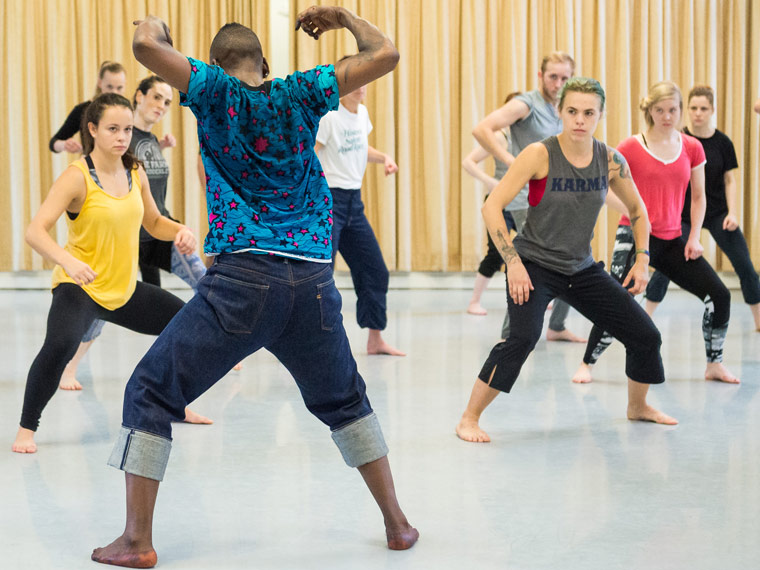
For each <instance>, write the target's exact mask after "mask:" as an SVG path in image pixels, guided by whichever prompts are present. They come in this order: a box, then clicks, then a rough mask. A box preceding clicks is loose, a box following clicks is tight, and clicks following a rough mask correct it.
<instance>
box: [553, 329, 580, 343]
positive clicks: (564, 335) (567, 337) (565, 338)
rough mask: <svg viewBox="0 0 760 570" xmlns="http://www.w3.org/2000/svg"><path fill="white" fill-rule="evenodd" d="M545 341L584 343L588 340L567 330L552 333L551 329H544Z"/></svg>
mask: <svg viewBox="0 0 760 570" xmlns="http://www.w3.org/2000/svg"><path fill="white" fill-rule="evenodd" d="M546 340H557V341H561V342H586V341H587V340H588V339H585V338H581V337H579V336H578V335H576V334H573V333H571V332H570V331H569V330H567V329H565V330H562V331H553V330H552V329H546Z"/></svg>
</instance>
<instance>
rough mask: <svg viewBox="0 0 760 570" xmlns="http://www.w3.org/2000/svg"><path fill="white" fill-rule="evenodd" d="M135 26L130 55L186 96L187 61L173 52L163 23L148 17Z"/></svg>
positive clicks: (170, 39)
mask: <svg viewBox="0 0 760 570" xmlns="http://www.w3.org/2000/svg"><path fill="white" fill-rule="evenodd" d="M134 24H135V25H136V26H137V28H136V29H135V36H134V38H133V39H132V52H133V53H134V54H135V58H136V59H137V61H139V62H140V63H142V64H143V65H144V66H145V67H147V68H148V69H150V70H151V71H152V72H153V73H155V74H156V75H159V76H160V77H161V78H162V79H163V80H164V81H166V82H167V83H168V84H169V85H171V86H172V87H174V88H175V89H178V90H179V91H181V92H182V93H187V88H188V84H189V83H190V62H189V61H188V60H187V58H186V57H185V56H184V55H182V54H181V53H180V52H178V51H177V50H176V49H174V42H172V37H171V34H170V33H169V27H168V26H167V25H166V23H165V22H164V21H163V20H161V19H160V18H156V17H155V16H148V17H147V18H145V19H144V20H137V21H135V22H134Z"/></svg>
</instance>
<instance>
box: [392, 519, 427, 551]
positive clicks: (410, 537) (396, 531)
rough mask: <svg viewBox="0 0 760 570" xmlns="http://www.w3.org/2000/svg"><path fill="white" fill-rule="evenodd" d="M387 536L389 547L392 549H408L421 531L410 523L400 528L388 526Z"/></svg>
mask: <svg viewBox="0 0 760 570" xmlns="http://www.w3.org/2000/svg"><path fill="white" fill-rule="evenodd" d="M385 536H386V538H387V539H388V548H390V549H391V550H408V549H409V548H411V547H412V546H414V543H415V542H417V539H418V538H419V537H420V533H419V532H417V529H416V528H414V527H413V526H412V525H410V524H409V523H406V524H405V525H404V526H402V527H399V528H392V527H386V529H385Z"/></svg>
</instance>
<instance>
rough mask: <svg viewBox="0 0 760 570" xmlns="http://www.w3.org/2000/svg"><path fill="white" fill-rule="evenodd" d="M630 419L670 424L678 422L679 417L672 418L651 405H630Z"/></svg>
mask: <svg viewBox="0 0 760 570" xmlns="http://www.w3.org/2000/svg"><path fill="white" fill-rule="evenodd" d="M628 419H629V420H633V421H639V422H654V423H656V424H665V425H669V426H674V425H676V424H678V420H677V419H675V418H671V417H670V416H669V415H667V414H664V413H663V412H661V411H659V410H656V409H654V408H653V407H652V406H649V405H646V406H644V407H641V408H633V407H631V406H628Z"/></svg>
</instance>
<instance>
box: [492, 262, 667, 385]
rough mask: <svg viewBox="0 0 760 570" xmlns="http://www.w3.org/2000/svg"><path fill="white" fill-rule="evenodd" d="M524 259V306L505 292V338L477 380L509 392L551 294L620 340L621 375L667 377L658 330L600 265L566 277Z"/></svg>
mask: <svg viewBox="0 0 760 570" xmlns="http://www.w3.org/2000/svg"><path fill="white" fill-rule="evenodd" d="M522 262H523V265H525V269H526V270H527V271H528V275H529V276H530V280H531V282H532V283H533V288H534V290H533V291H531V292H530V296H529V298H528V301H527V302H526V303H523V304H522V305H518V304H516V303H515V302H514V301H513V300H512V297H511V296H510V295H509V291H507V299H508V310H509V318H510V321H511V326H510V329H509V337H508V338H507V339H506V340H505V341H504V342H500V343H498V344H497V345H496V346H494V347H493V349H491V354H490V355H489V356H488V359H487V360H486V363H485V364H484V365H483V368H482V369H481V371H480V374H479V375H478V378H480V379H481V380H482V381H483V382H485V383H487V384H488V385H489V386H491V388H496V389H497V390H501V391H502V392H509V391H510V390H511V389H512V386H513V385H514V383H515V381H516V380H517V377H518V375H519V374H520V369H521V368H522V365H523V363H524V362H525V361H526V360H527V358H528V355H529V354H530V353H531V351H532V350H533V348H534V347H535V346H536V342H538V339H539V338H540V337H541V329H542V327H543V323H544V314H545V311H546V306H547V305H548V304H549V302H550V301H551V300H552V299H554V298H555V297H562V298H563V299H564V300H565V301H567V302H568V303H569V304H570V305H571V306H572V307H575V309H576V310H577V311H578V312H579V313H581V314H582V315H583V316H584V317H586V318H587V319H589V320H590V321H592V322H593V323H594V324H595V325H598V326H600V327H602V328H603V329H604V330H607V331H609V332H610V333H611V334H612V335H613V336H614V337H615V338H617V339H618V340H620V342H622V343H623V345H624V346H625V351H626V356H625V373H626V375H627V376H628V377H629V378H630V379H631V380H634V381H636V382H641V383H644V384H660V383H662V382H664V381H665V373H664V371H663V367H662V359H661V357H660V345H661V344H662V340H661V338H660V332H659V331H658V330H657V327H655V326H654V323H653V322H652V319H650V318H649V315H647V314H646V312H645V311H644V309H642V308H641V307H640V306H639V304H638V303H636V301H635V300H634V299H633V297H632V296H631V295H630V294H629V293H628V291H626V290H625V289H624V288H623V287H622V286H621V285H620V284H619V283H617V282H616V281H615V280H614V279H613V278H612V277H610V275H609V274H608V273H607V272H606V271H605V270H604V263H602V262H599V263H594V264H593V265H591V266H590V267H588V268H586V269H583V270H581V271H578V272H577V273H574V274H572V275H564V274H562V273H558V272H556V271H552V270H550V269H546V268H544V267H542V266H540V265H538V264H537V263H534V262H532V261H530V260H528V259H525V258H522Z"/></svg>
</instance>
